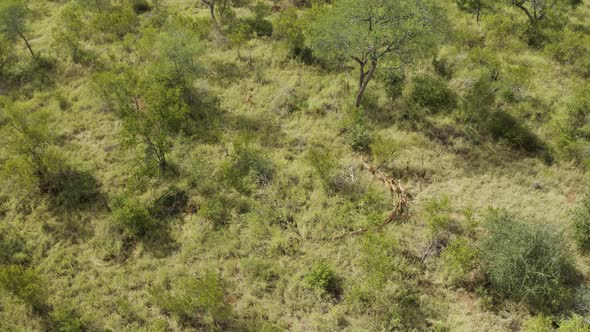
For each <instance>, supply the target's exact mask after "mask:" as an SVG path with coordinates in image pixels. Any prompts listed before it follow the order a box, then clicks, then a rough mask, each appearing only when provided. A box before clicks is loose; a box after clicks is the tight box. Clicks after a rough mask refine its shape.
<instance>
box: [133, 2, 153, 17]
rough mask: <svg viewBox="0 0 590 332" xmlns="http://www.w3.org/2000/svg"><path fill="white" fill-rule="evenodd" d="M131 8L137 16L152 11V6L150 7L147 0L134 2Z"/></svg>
mask: <svg viewBox="0 0 590 332" xmlns="http://www.w3.org/2000/svg"><path fill="white" fill-rule="evenodd" d="M131 7H132V8H133V11H134V12H135V14H138V15H139V14H143V13H145V12H149V11H150V10H152V6H150V4H149V2H147V1H146V0H132V1H131Z"/></svg>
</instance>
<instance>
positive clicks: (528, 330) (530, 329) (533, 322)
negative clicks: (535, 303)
mask: <svg viewBox="0 0 590 332" xmlns="http://www.w3.org/2000/svg"><path fill="white" fill-rule="evenodd" d="M522 330H523V331H525V332H552V331H553V319H551V317H549V316H545V315H539V316H535V317H531V318H529V319H527V320H526V321H525V322H524V324H523V329H522Z"/></svg>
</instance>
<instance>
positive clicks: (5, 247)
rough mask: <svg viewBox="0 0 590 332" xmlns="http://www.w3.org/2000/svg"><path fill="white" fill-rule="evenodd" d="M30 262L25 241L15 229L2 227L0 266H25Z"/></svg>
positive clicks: (0, 228)
mask: <svg viewBox="0 0 590 332" xmlns="http://www.w3.org/2000/svg"><path fill="white" fill-rule="evenodd" d="M28 261H29V252H28V249H27V247H26V242H25V239H24V238H23V236H22V235H21V234H19V233H18V231H17V229H16V228H15V227H11V226H10V224H7V223H4V224H2V225H0V266H2V265H9V264H24V263H27V262H28Z"/></svg>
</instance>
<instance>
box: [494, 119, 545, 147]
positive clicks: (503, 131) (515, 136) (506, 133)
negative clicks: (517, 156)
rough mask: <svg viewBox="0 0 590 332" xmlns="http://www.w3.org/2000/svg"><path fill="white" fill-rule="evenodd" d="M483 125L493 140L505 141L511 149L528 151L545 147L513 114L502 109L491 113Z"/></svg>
mask: <svg viewBox="0 0 590 332" xmlns="http://www.w3.org/2000/svg"><path fill="white" fill-rule="evenodd" d="M484 125H485V128H486V131H487V132H488V133H489V134H490V135H491V136H492V138H493V139H494V140H496V141H499V142H502V143H505V144H507V145H508V146H510V147H511V148H513V149H517V150H522V151H525V152H529V153H534V152H538V151H542V150H544V149H545V146H544V144H543V142H542V141H541V140H540V139H539V138H538V137H537V135H535V134H534V133H533V132H531V131H530V130H529V129H528V128H526V127H525V126H523V125H522V124H521V123H520V122H519V121H518V120H517V119H516V118H515V117H514V116H512V115H510V114H508V113H506V112H504V111H496V112H494V113H492V114H491V116H490V117H489V120H488V121H487V122H486V123H485V124H484Z"/></svg>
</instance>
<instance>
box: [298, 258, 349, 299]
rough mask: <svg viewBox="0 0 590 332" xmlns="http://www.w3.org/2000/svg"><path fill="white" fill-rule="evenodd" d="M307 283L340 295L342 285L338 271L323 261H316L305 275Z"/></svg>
mask: <svg viewBox="0 0 590 332" xmlns="http://www.w3.org/2000/svg"><path fill="white" fill-rule="evenodd" d="M305 283H306V284H307V285H308V286H309V287H313V288H317V289H320V290H322V291H324V292H326V293H329V294H332V295H338V293H339V292H340V286H339V282H338V278H337V277H336V273H335V272H334V270H332V268H331V267H330V266H329V265H328V264H327V263H326V262H323V261H319V262H315V263H314V264H313V265H312V266H311V269H310V270H309V272H308V273H307V274H306V275H305Z"/></svg>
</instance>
